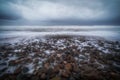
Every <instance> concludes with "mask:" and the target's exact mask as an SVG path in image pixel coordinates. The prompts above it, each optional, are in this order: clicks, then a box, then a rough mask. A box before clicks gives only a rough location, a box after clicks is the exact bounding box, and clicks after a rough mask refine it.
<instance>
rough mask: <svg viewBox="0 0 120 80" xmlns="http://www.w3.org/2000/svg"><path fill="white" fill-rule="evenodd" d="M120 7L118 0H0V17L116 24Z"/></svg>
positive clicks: (119, 18)
mask: <svg viewBox="0 0 120 80" xmlns="http://www.w3.org/2000/svg"><path fill="white" fill-rule="evenodd" d="M119 8H120V0H0V19H1V20H2V19H4V20H17V19H20V20H21V22H22V21H23V20H26V22H30V21H29V20H31V21H33V24H34V23H39V22H42V21H46V22H47V23H48V24H49V23H51V24H52V23H54V22H56V24H72V22H73V24H74V23H75V24H80V23H84V24H88V23H90V24H99V23H100V24H102V23H103V24H107V23H108V24H109V23H110V24H111V23H113V24H118V23H119V22H120V9H119ZM73 20H74V21H73ZM75 21H76V22H75ZM21 24H22V23H21ZM23 24H24V23H23Z"/></svg>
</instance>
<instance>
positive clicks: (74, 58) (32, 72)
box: [0, 35, 120, 80]
mask: <svg viewBox="0 0 120 80" xmlns="http://www.w3.org/2000/svg"><path fill="white" fill-rule="evenodd" d="M0 51H1V52H0V55H1V57H0V60H1V61H0V78H1V79H2V80H5V79H13V80H16V79H17V80H23V79H24V78H25V80H26V79H29V80H38V79H40V80H46V79H48V80H68V79H70V80H80V79H81V80H91V79H92V80H93V78H94V80H103V79H109V80H114V79H115V80H119V78H120V63H119V61H120V58H119V57H120V54H119V52H120V42H119V41H108V40H105V39H104V38H101V37H96V36H68V35H55V36H50V35H48V36H45V37H44V38H43V37H42V38H41V37H39V36H36V37H32V38H29V39H23V40H21V41H20V42H16V43H13V44H10V43H9V44H6V45H4V44H3V45H0Z"/></svg>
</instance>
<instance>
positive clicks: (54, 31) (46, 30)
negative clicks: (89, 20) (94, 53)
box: [0, 26, 120, 41]
mask: <svg viewBox="0 0 120 80" xmlns="http://www.w3.org/2000/svg"><path fill="white" fill-rule="evenodd" d="M0 30H1V32H0V39H1V40H2V39H4V41H5V38H15V37H17V38H29V37H33V36H45V35H85V36H100V37H103V38H105V39H108V40H120V26H1V27H0Z"/></svg>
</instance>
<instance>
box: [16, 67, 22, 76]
mask: <svg viewBox="0 0 120 80" xmlns="http://www.w3.org/2000/svg"><path fill="white" fill-rule="evenodd" d="M21 71H22V67H21V66H20V67H18V68H17V69H16V70H15V71H14V73H15V74H19V73H21Z"/></svg>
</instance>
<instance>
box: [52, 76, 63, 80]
mask: <svg viewBox="0 0 120 80" xmlns="http://www.w3.org/2000/svg"><path fill="white" fill-rule="evenodd" d="M50 80H61V78H60V77H58V76H57V77H54V78H52V79H50Z"/></svg>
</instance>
